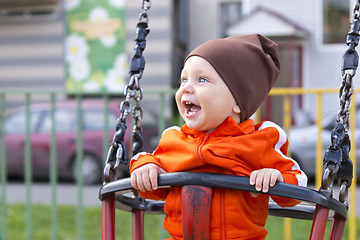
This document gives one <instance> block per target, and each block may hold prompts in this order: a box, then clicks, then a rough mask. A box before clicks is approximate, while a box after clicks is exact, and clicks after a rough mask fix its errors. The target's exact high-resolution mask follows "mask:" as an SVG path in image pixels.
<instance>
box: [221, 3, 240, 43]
mask: <svg viewBox="0 0 360 240" xmlns="http://www.w3.org/2000/svg"><path fill="white" fill-rule="evenodd" d="M241 16H242V3H241V1H225V2H222V3H221V34H222V36H223V37H226V35H225V32H226V29H228V27H230V26H231V25H233V24H234V23H236V22H237V21H239V20H240V18H241Z"/></svg>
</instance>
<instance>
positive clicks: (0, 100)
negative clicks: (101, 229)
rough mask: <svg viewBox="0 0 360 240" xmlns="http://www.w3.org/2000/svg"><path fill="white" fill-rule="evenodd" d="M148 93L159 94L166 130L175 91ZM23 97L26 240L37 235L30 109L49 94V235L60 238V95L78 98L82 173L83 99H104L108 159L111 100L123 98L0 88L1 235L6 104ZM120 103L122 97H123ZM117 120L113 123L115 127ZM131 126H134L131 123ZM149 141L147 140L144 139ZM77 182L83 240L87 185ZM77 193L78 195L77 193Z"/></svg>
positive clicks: (1, 233)
mask: <svg viewBox="0 0 360 240" xmlns="http://www.w3.org/2000/svg"><path fill="white" fill-rule="evenodd" d="M144 94H145V95H147V96H149V95H156V96H157V99H156V100H155V101H156V102H157V103H155V104H157V105H158V106H159V115H158V122H157V123H156V124H158V132H162V131H163V130H164V128H165V122H166V119H165V100H166V97H173V95H174V91H147V92H145V93H144ZM14 96H16V97H18V98H19V97H21V98H23V99H24V100H23V107H24V109H25V132H24V134H25V141H24V185H25V189H26V194H25V202H24V203H25V209H26V211H25V213H24V214H25V229H24V232H25V236H26V240H31V239H33V227H32V216H33V212H32V189H31V187H32V185H33V173H32V157H31V156H32V149H31V130H30V129H31V126H30V109H31V104H32V102H37V101H38V100H36V101H34V100H33V99H35V98H39V97H41V99H44V98H47V100H45V101H48V102H49V103H50V106H51V107H50V116H51V122H52V125H51V126H52V127H51V132H50V136H51V137H50V154H49V161H50V164H49V165H50V166H49V185H51V201H50V202H49V205H50V206H51V213H50V214H51V218H50V219H51V223H50V227H51V231H50V232H51V236H49V239H52V240H55V239H57V218H58V213H57V204H58V203H57V193H58V192H57V186H58V174H57V172H58V170H57V156H56V152H57V144H56V137H55V135H56V124H54V123H55V109H56V107H55V104H56V101H57V100H56V99H57V97H59V96H61V97H63V98H64V97H65V98H66V97H69V96H70V97H71V98H73V99H76V105H77V107H76V114H77V123H76V124H77V126H76V129H77V130H76V135H77V137H76V142H77V144H76V166H77V168H76V169H77V175H78V176H81V172H82V159H83V150H82V149H83V139H82V129H83V126H82V121H81V120H80V119H82V111H81V108H82V102H83V99H84V98H89V97H96V98H100V99H102V101H103V103H104V132H103V136H104V137H103V146H104V147H103V154H102V155H103V159H104V161H105V158H106V155H107V151H108V147H109V144H110V142H109V138H110V137H112V136H109V131H108V129H109V127H111V126H109V118H108V115H109V102H110V100H111V99H112V98H116V99H119V97H121V96H119V94H111V93H104V94H101V95H99V94H94V95H93V96H92V95H91V94H80V93H68V92H55V91H35V92H28V91H6V92H5V91H0V142H1V144H0V174H1V177H0V180H1V198H0V203H1V209H0V210H1V211H0V221H1V226H0V239H1V240H7V239H8V238H7V235H8V234H7V230H8V229H7V227H8V226H7V225H8V224H7V214H8V212H7V204H8V202H7V187H8V173H7V159H6V157H7V153H6V150H7V146H6V141H5V138H6V133H5V131H4V119H5V114H6V112H7V111H8V110H9V109H8V107H7V106H6V102H7V100H8V99H7V98H11V97H14ZM42 101H44V100H42ZM119 106H120V100H119ZM115 124H116V122H114V123H113V126H114V129H115ZM128 128H131V126H128ZM144 141H146V140H144ZM76 186H77V196H76V197H77V213H76V214H77V216H76V219H77V226H76V228H77V239H78V240H81V239H84V231H85V229H84V213H83V208H84V199H83V186H84V182H83V179H82V178H77V180H76ZM74 197H75V196H74Z"/></svg>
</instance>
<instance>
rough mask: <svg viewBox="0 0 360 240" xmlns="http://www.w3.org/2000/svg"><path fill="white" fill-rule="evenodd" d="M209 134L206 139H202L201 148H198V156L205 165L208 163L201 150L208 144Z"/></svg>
mask: <svg viewBox="0 0 360 240" xmlns="http://www.w3.org/2000/svg"><path fill="white" fill-rule="evenodd" d="M209 134H210V133H209V132H208V133H206V135H205V137H204V138H203V139H202V141H201V142H200V144H199V146H198V148H197V154H198V156H199V158H200V160H201V161H202V162H203V163H206V161H205V158H204V156H203V155H202V153H201V148H202V146H204V144H205V143H206V140H207V139H208V137H209Z"/></svg>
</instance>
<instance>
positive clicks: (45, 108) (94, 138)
mask: <svg viewBox="0 0 360 240" xmlns="http://www.w3.org/2000/svg"><path fill="white" fill-rule="evenodd" d="M119 105H120V101H114V102H112V101H111V102H110V104H109V115H108V126H109V129H108V134H109V140H108V141H107V142H108V143H109V144H108V145H106V146H105V148H106V151H107V149H108V148H109V146H110V142H111V140H112V137H113V136H114V133H115V125H116V120H117V118H118V116H119V112H120V111H119ZM81 111H82V139H83V144H82V150H83V162H82V173H83V174H82V175H83V181H84V184H93V183H98V182H100V181H101V178H102V174H103V162H104V159H103V141H104V140H103V139H104V103H103V101H101V100H83V101H82V105H81ZM50 113H51V112H50V104H47V103H42V104H31V105H30V131H31V141H30V142H31V161H32V174H33V176H34V178H40V177H48V176H49V165H50V142H51V141H50V139H51V114H50ZM55 122H56V137H55V138H56V149H57V153H56V159H57V172H58V176H59V178H60V179H68V178H71V179H73V180H76V178H77V177H78V176H77V174H76V173H77V172H76V146H77V103H76V101H74V100H66V101H62V102H58V103H56V106H55ZM4 130H5V139H6V156H7V157H6V159H7V170H8V175H9V176H20V177H22V176H23V174H24V147H25V109H24V108H19V109H17V110H15V111H14V112H13V113H12V114H10V115H8V116H7V117H6V118H5V122H4ZM128 132H130V133H131V128H128ZM143 134H144V138H145V139H146V138H154V135H155V134H156V135H157V129H156V127H154V126H152V127H147V128H145V129H144V132H143ZM125 142H126V144H127V145H128V146H129V142H130V138H129V137H128V135H127V136H126V137H125ZM144 142H145V140H144ZM145 148H147V149H146V150H149V148H151V147H150V146H149V145H146V142H145ZM127 172H128V170H127V168H126V166H123V167H122V168H121V170H120V171H119V175H120V176H125V175H127V174H128V173H127Z"/></svg>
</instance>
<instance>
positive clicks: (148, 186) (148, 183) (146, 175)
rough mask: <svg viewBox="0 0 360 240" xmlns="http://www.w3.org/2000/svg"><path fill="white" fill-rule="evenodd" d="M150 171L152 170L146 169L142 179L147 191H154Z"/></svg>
mask: <svg viewBox="0 0 360 240" xmlns="http://www.w3.org/2000/svg"><path fill="white" fill-rule="evenodd" d="M149 171H150V170H148V171H145V172H144V173H143V175H142V180H143V184H144V188H145V191H152V186H151V179H150V175H149Z"/></svg>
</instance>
